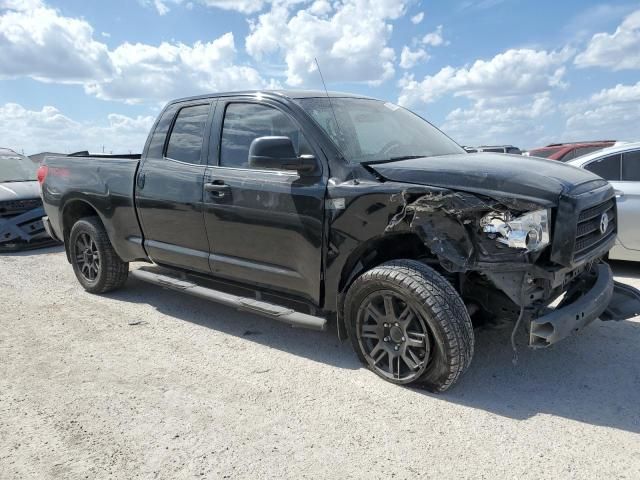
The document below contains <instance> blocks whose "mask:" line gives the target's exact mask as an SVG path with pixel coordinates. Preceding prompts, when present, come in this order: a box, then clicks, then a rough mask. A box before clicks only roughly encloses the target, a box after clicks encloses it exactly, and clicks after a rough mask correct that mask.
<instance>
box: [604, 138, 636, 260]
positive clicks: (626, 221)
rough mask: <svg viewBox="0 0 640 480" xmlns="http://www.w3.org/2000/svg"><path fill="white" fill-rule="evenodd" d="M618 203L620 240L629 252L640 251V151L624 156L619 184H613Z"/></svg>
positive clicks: (624, 154)
mask: <svg viewBox="0 0 640 480" xmlns="http://www.w3.org/2000/svg"><path fill="white" fill-rule="evenodd" d="M611 185H612V186H613V188H615V189H616V194H617V201H618V217H619V222H618V239H619V240H620V243H621V244H622V245H623V246H624V247H625V248H626V249H629V250H640V229H638V228H637V225H636V222H637V221H638V220H637V219H638V218H640V150H635V151H630V152H624V153H623V154H622V170H621V177H620V181H619V182H615V181H614V182H611Z"/></svg>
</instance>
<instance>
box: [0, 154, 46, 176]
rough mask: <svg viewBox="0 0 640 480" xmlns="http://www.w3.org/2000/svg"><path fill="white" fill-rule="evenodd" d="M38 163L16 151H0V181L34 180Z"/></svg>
mask: <svg viewBox="0 0 640 480" xmlns="http://www.w3.org/2000/svg"><path fill="white" fill-rule="evenodd" d="M37 170H38V165H36V164H35V163H33V162H32V161H31V160H30V159H29V158H27V157H25V156H23V155H19V154H17V153H13V152H11V153H4V152H2V153H0V183H3V182H29V181H32V180H33V181H35V180H36V171H37Z"/></svg>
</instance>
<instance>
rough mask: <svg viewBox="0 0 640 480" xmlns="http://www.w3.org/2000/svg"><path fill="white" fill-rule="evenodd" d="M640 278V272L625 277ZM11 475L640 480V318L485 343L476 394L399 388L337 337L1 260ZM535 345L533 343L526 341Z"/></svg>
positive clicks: (34, 262) (20, 259) (475, 375)
mask: <svg viewBox="0 0 640 480" xmlns="http://www.w3.org/2000/svg"><path fill="white" fill-rule="evenodd" d="M616 272H617V273H618V274H619V277H618V278H619V279H622V280H623V281H630V282H634V283H636V284H637V285H640V280H637V278H638V274H637V273H640V266H634V265H633V264H624V265H622V264H621V265H617V266H616ZM0 300H1V302H0V322H1V323H0V324H1V326H2V330H1V331H0V478H1V479H3V480H5V479H14V478H16V479H17V478H20V479H22V478H38V479H42V478H60V479H76V478H78V479H79V478H89V479H95V478H122V479H132V478H161V479H182V478H248V479H256V478H278V479H280V478H295V479H298V478H314V479H317V478H332V479H335V478H341V479H342V478H369V479H375V478H398V479H401V478H417V477H422V478H488V479H494V478H535V479H538V478H590V479H591V478H628V479H637V478H640V405H639V403H638V399H639V396H640V321H639V320H638V319H636V320H634V321H627V322H621V323H603V322H597V323H595V324H594V325H592V326H591V327H590V328H588V329H587V330H585V331H584V332H583V333H582V334H581V335H579V336H577V337H574V338H571V339H568V340H566V341H564V342H562V343H561V344H558V345H556V346H555V347H553V348H551V349H548V350H545V351H530V350H528V349H526V348H522V349H521V350H520V360H519V363H518V365H517V366H513V365H512V363H511V351H510V349H509V347H508V335H509V332H507V331H504V330H500V331H495V330H494V331H489V330H485V331H477V332H476V355H475V359H474V362H473V364H472V366H471V368H470V370H469V371H468V372H467V374H466V375H465V376H464V377H463V378H462V380H461V382H460V383H459V384H458V385H457V386H456V387H454V388H453V389H452V390H451V391H449V392H447V393H446V394H441V395H434V394H429V393H425V392H423V391H418V390H413V389H409V388H401V387H396V386H393V385H390V384H388V383H385V382H384V381H382V380H380V379H378V378H377V377H376V376H375V375H374V374H372V373H370V372H368V371H366V370H364V369H363V368H361V367H360V365H359V363H358V361H357V359H356V357H355V355H354V354H353V353H352V351H351V348H350V346H349V345H348V344H346V343H345V344H341V343H340V342H339V341H338V340H337V338H336V336H335V334H334V332H333V331H329V332H323V333H321V332H312V331H305V330H296V329H291V328H289V327H287V326H285V325H282V324H279V323H277V322H275V321H271V320H268V319H263V318H260V317H257V316H253V315H250V314H246V313H239V312H236V311H234V310H232V309H229V308H226V307H223V306H219V305H216V304H212V303H207V302H204V301H199V300H196V299H193V298H191V297H187V296H181V295H179V294H174V293H169V292H167V291H164V290H162V289H160V288H157V287H154V286H150V285H146V284H143V283H140V282H138V281H135V280H129V282H128V284H127V287H126V289H124V290H122V291H120V292H117V293H112V294H109V295H106V296H94V295H90V294H87V293H85V292H84V291H83V290H82V289H81V288H80V286H79V285H78V283H77V282H76V280H75V277H74V276H73V273H72V270H71V267H70V266H69V265H68V264H67V263H66V260H65V258H64V254H63V253H62V251H61V249H60V248H50V249H46V250H41V251H33V252H27V253H24V254H14V255H5V256H0ZM525 341H526V339H525V337H524V336H523V337H522V338H521V339H520V342H521V343H524V342H525Z"/></svg>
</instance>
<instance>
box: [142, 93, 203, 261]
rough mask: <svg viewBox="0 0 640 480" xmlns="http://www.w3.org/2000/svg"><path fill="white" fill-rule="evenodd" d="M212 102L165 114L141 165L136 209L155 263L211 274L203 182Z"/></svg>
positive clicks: (178, 107)
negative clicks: (204, 214)
mask: <svg viewBox="0 0 640 480" xmlns="http://www.w3.org/2000/svg"><path fill="white" fill-rule="evenodd" d="M211 110H212V104H211V101H210V100H203V101H200V102H195V103H185V104H177V105H171V106H170V107H169V108H167V110H166V111H165V112H164V113H163V115H162V117H161V119H160V121H159V122H158V125H157V126H156V129H155V131H154V134H153V136H152V139H151V141H150V144H149V146H148V147H147V149H148V151H147V156H146V158H145V159H144V161H143V163H142V165H141V166H140V171H139V172H138V177H137V180H136V206H137V209H138V215H139V218H140V222H141V224H142V229H143V232H144V236H145V240H144V245H145V248H146V250H147V253H148V254H149V257H150V258H151V259H152V260H153V261H154V262H156V263H159V264H164V265H170V266H175V267H181V268H186V269H189V270H198V271H201V272H206V273H209V272H210V270H209V241H208V239H207V232H206V229H205V226H204V218H203V213H202V211H203V197H202V193H203V192H202V183H203V179H204V175H205V170H206V158H207V151H208V142H205V141H204V139H205V137H206V138H208V135H206V133H205V132H208V128H209V125H210V117H211V113H212V112H211Z"/></svg>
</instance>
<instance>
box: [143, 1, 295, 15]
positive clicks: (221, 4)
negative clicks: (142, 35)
mask: <svg viewBox="0 0 640 480" xmlns="http://www.w3.org/2000/svg"><path fill="white" fill-rule="evenodd" d="M138 1H139V2H140V3H141V4H142V5H144V6H148V7H154V8H155V9H156V11H157V12H158V14H160V15H165V14H166V13H168V12H169V7H168V6H167V3H173V4H175V5H180V4H185V5H186V7H187V8H191V7H192V6H193V3H192V2H193V1H195V2H196V3H199V4H201V5H204V6H205V7H212V8H219V9H222V10H232V11H236V12H240V13H244V14H247V15H248V14H252V13H257V12H259V11H261V10H263V9H264V8H265V6H266V5H267V4H269V3H271V2H272V0H192V1H187V0H138ZM287 1H288V2H290V3H292V2H296V1H303V0H280V2H281V3H282V2H287Z"/></svg>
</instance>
